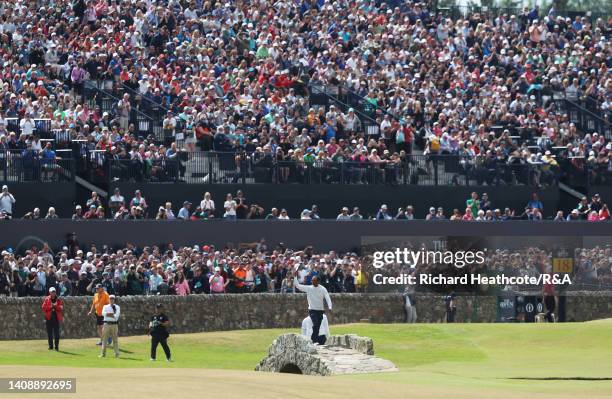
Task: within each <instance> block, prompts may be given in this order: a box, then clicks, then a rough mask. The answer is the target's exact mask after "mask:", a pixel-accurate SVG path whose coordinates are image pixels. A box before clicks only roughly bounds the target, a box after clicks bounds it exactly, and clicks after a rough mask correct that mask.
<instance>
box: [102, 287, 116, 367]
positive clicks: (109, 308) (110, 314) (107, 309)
mask: <svg viewBox="0 0 612 399" xmlns="http://www.w3.org/2000/svg"><path fill="white" fill-rule="evenodd" d="M108 299H109V301H110V303H109V304H107V305H104V307H103V308H102V317H103V318H104V325H103V327H102V353H101V354H100V356H98V357H106V345H107V342H108V341H109V340H110V339H112V341H113V351H114V352H115V357H119V339H118V336H119V316H120V315H121V308H120V307H119V305H117V304H115V296H114V295H109V296H108Z"/></svg>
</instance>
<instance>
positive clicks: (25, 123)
mask: <svg viewBox="0 0 612 399" xmlns="http://www.w3.org/2000/svg"><path fill="white" fill-rule="evenodd" d="M19 126H20V127H21V133H23V134H27V135H30V134H32V133H33V132H34V129H35V128H36V125H35V124H34V121H33V120H32V119H31V118H27V119H25V118H24V119H22V120H21V122H19Z"/></svg>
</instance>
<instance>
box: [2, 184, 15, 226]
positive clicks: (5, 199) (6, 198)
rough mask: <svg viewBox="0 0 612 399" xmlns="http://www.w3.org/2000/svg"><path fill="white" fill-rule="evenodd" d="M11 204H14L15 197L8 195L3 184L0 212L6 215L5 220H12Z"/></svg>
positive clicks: (6, 187) (6, 188)
mask: <svg viewBox="0 0 612 399" xmlns="http://www.w3.org/2000/svg"><path fill="white" fill-rule="evenodd" d="M13 204H15V197H13V194H11V193H9V191H8V186H7V185H6V184H5V185H4V186H2V193H1V194H0V212H3V213H4V214H5V215H6V219H12V218H13Z"/></svg>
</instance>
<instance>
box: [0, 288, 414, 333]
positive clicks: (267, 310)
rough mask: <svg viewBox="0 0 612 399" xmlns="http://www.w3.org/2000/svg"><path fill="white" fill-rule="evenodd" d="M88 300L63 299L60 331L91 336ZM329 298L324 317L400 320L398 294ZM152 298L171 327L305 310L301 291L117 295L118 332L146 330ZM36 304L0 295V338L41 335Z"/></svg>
mask: <svg viewBox="0 0 612 399" xmlns="http://www.w3.org/2000/svg"><path fill="white" fill-rule="evenodd" d="M91 300H92V298H91V297H73V298H65V299H64V318H65V321H64V323H63V326H62V336H63V337H65V338H86V337H94V336H95V319H94V317H93V316H87V311H88V310H89V307H90V306H91ZM332 301H333V305H334V312H333V313H332V314H328V318H329V320H330V323H333V324H340V323H354V322H358V321H360V320H361V319H369V320H370V321H371V322H373V323H396V322H401V321H403V317H404V315H403V307H402V306H403V303H402V297H401V295H398V294H382V295H380V294H376V295H366V294H332ZM157 302H161V303H163V304H164V307H165V309H166V313H167V314H168V315H169V317H170V319H171V320H172V323H173V326H172V329H171V333H187V332H200V331H219V330H239V329H254V328H277V327H281V328H285V327H287V328H288V327H300V326H301V322H302V319H303V318H304V317H306V316H307V315H308V313H307V302H306V296H305V295H304V294H284V295H283V294H244V295H189V296H184V297H178V296H161V297H160V296H156V297H150V296H128V297H120V298H117V304H118V305H120V306H121V319H120V322H119V333H120V335H123V336H127V335H140V334H146V331H147V326H148V321H149V318H150V317H151V315H152V314H153V311H154V307H155V304H156V303H157ZM41 305H42V298H2V297H0V317H1V319H2V324H3V328H1V329H0V339H3V340H6V339H41V338H45V337H46V332H45V329H44V317H43V313H42V310H41Z"/></svg>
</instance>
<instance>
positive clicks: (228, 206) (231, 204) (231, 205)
mask: <svg viewBox="0 0 612 399" xmlns="http://www.w3.org/2000/svg"><path fill="white" fill-rule="evenodd" d="M223 207H224V208H225V214H226V215H230V216H236V201H234V200H231V201H225V204H224V205H223Z"/></svg>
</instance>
